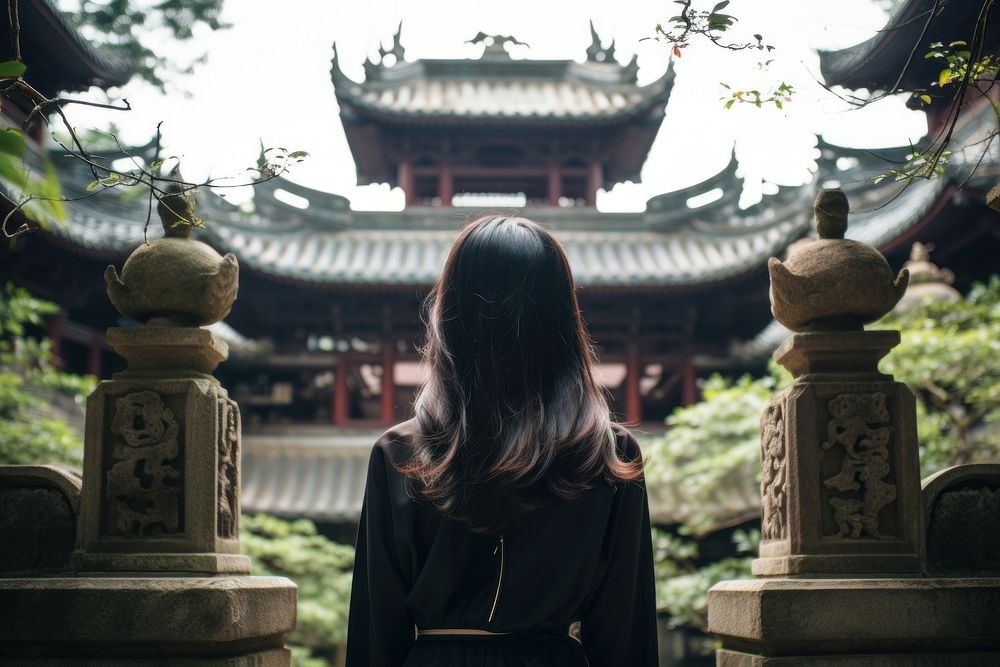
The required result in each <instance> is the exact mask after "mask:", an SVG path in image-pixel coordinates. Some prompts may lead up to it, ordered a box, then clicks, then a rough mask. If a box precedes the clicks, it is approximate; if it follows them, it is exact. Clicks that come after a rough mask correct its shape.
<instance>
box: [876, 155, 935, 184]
mask: <svg viewBox="0 0 1000 667" xmlns="http://www.w3.org/2000/svg"><path fill="white" fill-rule="evenodd" d="M950 162H951V151H949V150H942V151H938V152H931V153H927V152H923V151H919V150H916V149H911V150H910V152H909V153H908V154H907V155H906V160H905V162H903V163H902V164H901V165H900V166H898V167H893V168H892V169H889V170H888V171H885V172H883V173H881V174H878V175H877V176H875V177H874V178H872V182H873V183H875V184H876V185H877V184H878V183H881V182H882V181H884V180H885V179H887V178H891V179H892V180H894V181H906V182H907V183H909V182H912V181H914V180H916V179H927V178H931V177H933V176H941V175H943V174H944V170H945V168H946V167H947V166H948V164H949V163H950Z"/></svg>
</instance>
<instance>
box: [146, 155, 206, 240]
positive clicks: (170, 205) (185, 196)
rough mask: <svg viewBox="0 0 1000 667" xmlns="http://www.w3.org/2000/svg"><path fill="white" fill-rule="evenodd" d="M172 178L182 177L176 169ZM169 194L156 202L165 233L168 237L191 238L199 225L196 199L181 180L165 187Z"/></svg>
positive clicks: (172, 173)
mask: <svg viewBox="0 0 1000 667" xmlns="http://www.w3.org/2000/svg"><path fill="white" fill-rule="evenodd" d="M170 176H171V178H177V179H178V180H180V179H179V177H180V172H178V171H177V170H176V169H175V170H174V171H172V172H171V173H170ZM164 190H165V191H166V192H167V194H165V195H163V196H162V197H160V201H159V202H157V204H156V213H157V214H158V215H159V216H160V224H161V225H163V235H164V236H166V237H168V238H178V239H189V238H191V234H192V232H194V228H195V227H196V226H197V225H198V223H199V220H198V216H196V215H195V213H194V210H195V199H194V195H193V194H191V191H190V190H189V189H188V188H187V187H185V186H184V185H182V184H181V183H179V182H172V183H168V184H167V186H166V187H165V188H164Z"/></svg>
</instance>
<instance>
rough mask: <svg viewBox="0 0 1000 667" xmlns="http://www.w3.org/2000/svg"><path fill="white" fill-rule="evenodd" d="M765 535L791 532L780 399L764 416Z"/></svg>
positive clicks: (777, 536) (768, 537) (772, 536)
mask: <svg viewBox="0 0 1000 667" xmlns="http://www.w3.org/2000/svg"><path fill="white" fill-rule="evenodd" d="M760 461H761V478H760V496H761V513H762V516H761V531H760V532H761V537H762V538H763V539H765V540H780V539H783V538H785V537H786V536H787V520H788V516H787V512H788V510H787V502H786V500H787V498H786V495H785V479H786V471H785V420H784V414H783V409H782V404H781V402H780V401H774V402H773V403H771V404H770V405H768V406H767V408H765V410H764V414H763V415H761V420H760Z"/></svg>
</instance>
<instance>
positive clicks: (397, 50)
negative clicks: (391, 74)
mask: <svg viewBox="0 0 1000 667" xmlns="http://www.w3.org/2000/svg"><path fill="white" fill-rule="evenodd" d="M402 34H403V22H402V21H400V22H399V25H398V26H397V27H396V32H395V33H394V34H393V36H392V48H391V49H386V48H385V47H383V46H381V45H379V48H378V53H379V56H380V57H381V59H382V64H383V65H384V64H385V57H386V56H388V55H392V57H393V58H395V59H396V60H395V63H392V64H393V65H394V64H396V63H401V62H403V56H404V55H406V49H404V48H403V44H402V42H400V36H401V35H402Z"/></svg>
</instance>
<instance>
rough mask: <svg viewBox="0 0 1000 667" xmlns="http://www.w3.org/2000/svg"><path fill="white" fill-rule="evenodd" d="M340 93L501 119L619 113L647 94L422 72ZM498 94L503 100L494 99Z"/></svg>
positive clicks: (404, 107)
mask: <svg viewBox="0 0 1000 667" xmlns="http://www.w3.org/2000/svg"><path fill="white" fill-rule="evenodd" d="M348 85H350V84H348ZM343 96H344V97H350V99H351V101H352V102H354V103H355V104H358V105H361V106H364V107H367V108H370V109H372V110H375V111H380V112H382V113H387V114H398V115H419V116H424V117H428V118H452V117H456V116H466V117H476V118H499V119H506V118H519V119H520V118H570V119H597V118H603V117H613V116H621V115H624V114H627V113H630V112H632V111H634V110H636V109H638V108H640V107H641V106H642V105H643V104H644V103H645V102H646V101H647V100H649V98H650V95H649V94H648V93H647V92H646V91H644V90H642V89H639V88H634V89H632V90H606V89H604V88H601V87H597V86H593V85H588V84H586V83H583V82H579V81H532V80H530V79H520V80H518V79H513V80H493V81H488V80H487V81H484V80H480V81H470V80H468V79H444V80H441V79H437V80H427V79H423V78H417V79H414V80H412V81H409V82H406V83H402V84H400V85H396V86H390V87H382V88H379V89H370V88H369V89H365V88H362V87H361V86H359V85H355V86H354V87H352V88H349V90H348V92H345V93H343ZM498 100H502V103H499V104H498Z"/></svg>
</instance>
